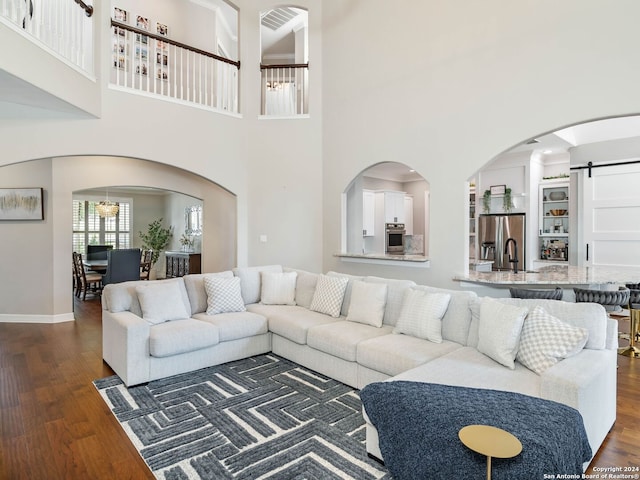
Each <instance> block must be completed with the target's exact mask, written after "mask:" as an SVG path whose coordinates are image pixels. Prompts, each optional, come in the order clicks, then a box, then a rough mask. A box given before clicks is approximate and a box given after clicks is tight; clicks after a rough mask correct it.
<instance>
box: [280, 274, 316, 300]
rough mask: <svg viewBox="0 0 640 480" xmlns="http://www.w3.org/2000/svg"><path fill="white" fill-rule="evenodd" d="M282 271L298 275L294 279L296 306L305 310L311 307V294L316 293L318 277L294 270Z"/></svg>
mask: <svg viewBox="0 0 640 480" xmlns="http://www.w3.org/2000/svg"><path fill="white" fill-rule="evenodd" d="M284 271H285V272H296V273H297V274H298V276H297V277H296V305H300V306H302V307H305V308H309V307H311V300H313V294H314V293H315V291H316V284H317V283H318V277H319V276H320V275H319V274H317V273H311V272H306V271H304V270H297V269H295V268H284Z"/></svg>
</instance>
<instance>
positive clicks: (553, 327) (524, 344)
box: [516, 307, 589, 375]
mask: <svg viewBox="0 0 640 480" xmlns="http://www.w3.org/2000/svg"><path fill="white" fill-rule="evenodd" d="M588 336H589V332H588V330H587V329H585V328H579V327H572V326H571V325H568V324H566V323H564V322H562V321H560V320H558V319H557V318H556V317H554V316H553V315H549V314H548V313H547V312H545V311H544V309H543V308H542V307H535V308H534V309H533V310H532V311H531V312H529V315H527V318H526V319H525V321H524V325H523V327H522V334H521V335H520V346H519V347H518V354H517V355H516V359H517V360H518V361H519V362H520V363H522V364H523V365H524V366H525V367H527V368H529V369H530V370H533V371H534V372H536V373H537V374H538V375H542V373H544V372H545V371H546V370H547V369H549V368H551V367H552V366H553V365H555V364H556V363H558V362H559V361H560V360H562V359H564V358H569V357H572V356H573V355H576V354H577V353H578V352H580V350H582V348H583V347H584V345H585V343H587V338H588Z"/></svg>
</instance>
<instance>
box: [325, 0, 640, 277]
mask: <svg viewBox="0 0 640 480" xmlns="http://www.w3.org/2000/svg"><path fill="white" fill-rule="evenodd" d="M402 6H403V8H396V7H395V6H394V8H390V7H389V4H388V2H383V1H381V0H368V1H367V2H353V1H349V0H336V1H333V2H324V3H323V45H322V46H323V51H324V64H323V72H324V82H323V85H324V89H323V118H324V122H323V136H324V139H323V147H324V152H323V168H324V175H323V177H324V202H323V205H324V211H323V214H324V229H325V230H324V248H325V253H324V268H325V269H340V270H342V271H351V272H355V273H372V274H378V275H386V276H394V277H401V276H404V277H409V278H413V279H414V280H417V281H420V282H428V283H432V284H436V285H441V286H456V285H457V284H456V283H454V282H453V281H452V280H451V278H452V276H453V274H454V273H455V272H462V271H464V270H465V268H466V263H467V261H468V259H467V258H466V257H465V254H464V252H465V243H466V242H467V237H466V236H465V235H464V232H465V218H466V212H465V206H464V204H465V197H466V195H467V192H466V189H465V181H466V180H467V178H469V177H470V176H472V175H473V174H474V172H475V171H477V170H478V169H479V168H481V167H482V166H483V165H484V164H486V163H487V162H488V161H489V160H491V159H492V158H494V157H495V156H496V155H498V154H499V153H501V152H503V151H506V150H507V149H509V148H511V147H512V146H514V145H516V144H518V143H520V142H522V141H523V140H525V139H527V138H531V137H535V136H537V135H539V134H541V133H544V132H549V131H553V130H555V129H557V128H559V127H563V126H566V125H570V124H574V123H578V122H583V121H586V120H591V119H596V118H601V117H606V116H611V115H616V114H623V113H635V112H639V111H640V98H639V97H638V96H637V95H635V90H636V87H635V86H634V83H635V82H634V79H635V78H637V76H638V74H639V73H640V66H639V65H638V64H637V62H635V61H634V60H633V59H634V58H635V57H636V53H635V47H634V45H637V44H638V41H639V40H640V31H639V30H638V29H637V28H636V27H635V25H634V23H635V20H634V18H635V17H637V15H638V14H640V4H638V3H637V2H634V1H630V0H625V1H620V2H615V4H611V3H604V2H583V1H579V0H570V1H566V2H561V3H558V2H553V1H550V0H542V1H538V2H507V1H504V0H490V1H489V2H483V3H473V2H467V1H462V0H453V1H451V0H446V1H445V0H429V1H419V0H414V1H407V2H403V4H402ZM381 25H384V31H385V34H384V35H380V34H379V32H380V26H381ZM354 39H358V41H354ZM381 65H389V66H388V67H387V68H381ZM389 158H402V159H403V163H406V164H408V165H412V167H413V168H415V169H416V170H417V171H419V172H420V174H421V175H422V176H423V177H425V178H426V179H427V181H429V184H430V186H431V231H432V234H431V238H430V240H431V244H430V257H431V268H430V269H424V270H422V269H401V268H393V267H381V266H375V267H374V266H370V265H365V266H362V265H361V264H347V263H341V262H340V261H339V260H338V259H336V258H334V257H333V253H335V252H336V251H338V249H339V238H340V233H339V222H335V221H334V219H335V218H336V216H337V215H338V214H339V212H340V192H341V191H343V190H344V188H345V186H346V185H347V184H348V182H349V181H350V180H351V179H352V178H354V177H355V176H356V175H357V173H358V172H360V171H362V170H364V169H365V168H366V167H367V166H369V165H372V164H375V163H378V162H381V161H386V160H388V159H389Z"/></svg>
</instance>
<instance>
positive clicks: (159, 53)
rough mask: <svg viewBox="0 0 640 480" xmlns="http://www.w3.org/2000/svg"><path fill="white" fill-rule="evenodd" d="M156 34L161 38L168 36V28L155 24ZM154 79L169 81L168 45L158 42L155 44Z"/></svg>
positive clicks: (162, 24)
mask: <svg viewBox="0 0 640 480" xmlns="http://www.w3.org/2000/svg"><path fill="white" fill-rule="evenodd" d="M156 32H157V33H158V35H161V36H163V37H167V36H169V27H167V26H166V25H165V24H164V23H160V22H156ZM156 78H157V79H159V80H169V44H168V43H167V42H163V41H161V40H158V41H157V42H156Z"/></svg>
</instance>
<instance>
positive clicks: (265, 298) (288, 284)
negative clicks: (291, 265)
mask: <svg viewBox="0 0 640 480" xmlns="http://www.w3.org/2000/svg"><path fill="white" fill-rule="evenodd" d="M297 277H298V274H297V273H296V272H280V273H273V272H260V281H261V283H262V285H261V289H260V303H264V304H265V305H295V304H296V278H297Z"/></svg>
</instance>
